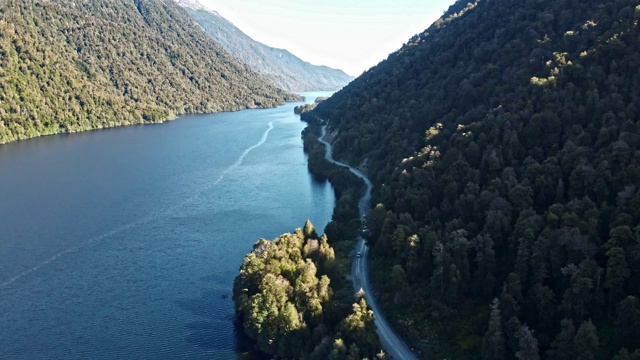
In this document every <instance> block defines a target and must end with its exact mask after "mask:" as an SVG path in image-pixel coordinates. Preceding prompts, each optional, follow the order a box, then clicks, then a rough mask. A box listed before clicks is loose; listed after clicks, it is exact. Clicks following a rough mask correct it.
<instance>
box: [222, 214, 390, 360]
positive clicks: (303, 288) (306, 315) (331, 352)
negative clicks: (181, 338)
mask: <svg viewBox="0 0 640 360" xmlns="http://www.w3.org/2000/svg"><path fill="white" fill-rule="evenodd" d="M334 261H335V253H334V250H333V248H331V246H329V244H328V241H327V238H326V236H323V237H321V238H319V237H318V235H317V234H316V231H315V229H314V227H313V224H311V222H310V221H308V220H307V222H306V223H305V226H304V228H303V229H297V230H296V231H295V232H294V233H293V234H284V235H282V236H280V237H279V238H277V239H275V240H273V241H267V240H264V239H261V240H260V241H258V242H257V243H256V244H255V245H254V247H253V251H252V252H251V253H250V254H248V255H247V256H246V257H245V260H244V263H243V264H242V266H241V267H240V274H239V275H238V276H237V277H236V279H235V282H234V290H233V296H234V300H235V304H236V309H237V311H238V312H239V313H240V315H241V317H242V319H243V327H244V330H245V332H246V333H247V335H249V337H251V338H252V339H254V340H255V341H256V343H257V345H258V346H259V348H260V349H261V350H262V351H264V352H267V353H269V354H272V355H275V356H278V357H282V358H314V359H322V358H326V357H327V356H329V357H330V358H334V359H347V358H349V359H351V358H357V359H361V358H365V357H368V358H373V357H374V356H375V354H376V352H378V351H379V349H380V344H379V341H378V338H377V334H376V329H375V325H374V322H373V312H372V311H371V310H369V309H368V307H367V304H366V302H365V301H364V299H362V300H360V301H359V302H358V303H355V304H353V307H352V310H351V312H349V310H348V309H347V310H346V311H345V310H344V309H345V306H344V304H343V303H342V300H341V299H340V298H338V297H337V296H335V295H334V291H333V289H332V288H331V286H330V284H331V279H330V278H329V276H328V275H327V274H330V273H334V270H335V269H334ZM331 344H333V345H331Z"/></svg>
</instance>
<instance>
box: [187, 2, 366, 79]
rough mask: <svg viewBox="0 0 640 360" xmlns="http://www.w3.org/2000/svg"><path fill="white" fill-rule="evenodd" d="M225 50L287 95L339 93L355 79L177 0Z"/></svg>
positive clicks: (190, 4)
mask: <svg viewBox="0 0 640 360" xmlns="http://www.w3.org/2000/svg"><path fill="white" fill-rule="evenodd" d="M175 1H176V2H177V3H178V5H180V6H183V7H184V8H186V9H187V10H188V11H189V12H190V13H191V15H193V17H194V18H195V19H196V21H197V22H198V23H199V24H200V26H202V28H203V29H204V31H206V32H207V33H208V34H210V35H211V36H212V37H213V38H214V39H215V41H216V42H218V43H219V44H220V45H221V46H222V47H223V48H224V49H225V50H227V51H228V52H229V53H231V54H232V55H233V56H235V57H236V58H238V59H239V60H240V61H242V62H244V63H245V64H247V65H249V67H251V68H252V69H253V70H254V71H256V72H258V73H260V74H262V75H264V76H267V77H268V78H270V79H271V80H273V82H274V83H275V84H276V85H277V86H279V87H281V88H283V89H285V90H288V91H310V90H338V89H340V88H342V87H343V86H345V85H347V84H348V83H349V82H351V80H353V79H354V77H353V76H350V75H348V74H346V73H345V72H343V71H342V70H338V69H332V68H330V67H327V66H317V65H312V64H310V63H308V62H306V61H303V60H301V59H300V58H298V57H296V56H295V55H293V54H291V53H290V52H289V51H287V50H284V49H276V48H272V47H269V46H267V45H265V44H263V43H260V42H258V41H255V40H253V39H252V38H251V37H249V36H248V35H246V34H245V33H244V32H242V30H240V29H238V28H237V27H236V26H235V25H233V24H232V23H231V22H230V21H228V20H227V19H225V18H224V17H222V16H221V15H220V14H219V13H217V12H215V11H212V10H208V9H206V8H205V7H204V6H203V5H202V4H200V3H198V2H197V1H195V0H175Z"/></svg>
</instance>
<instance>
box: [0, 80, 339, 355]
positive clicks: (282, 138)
mask: <svg viewBox="0 0 640 360" xmlns="http://www.w3.org/2000/svg"><path fill="white" fill-rule="evenodd" d="M329 94H330V93H305V94H303V95H305V96H306V97H307V102H312V101H313V100H314V99H315V97H316V96H328V95H329ZM295 105H299V103H298V104H295V103H292V104H287V105H284V106H281V107H278V108H276V109H266V110H244V111H239V112H233V113H219V114H211V115H189V116H183V117H180V118H179V119H177V120H175V121H170V122H166V123H164V124H158V125H144V126H131V127H123V128H116V129H109V130H100V131H92V132H86V133H79V134H71V135H58V136H50V137H43V138H37V139H33V140H28V141H21V142H16V143H10V144H7V145H0V358H3V359H8V358H11V359H36V358H38V359H42V358H52V359H70V358H91V359H115V358H127V359H131V358H138V359H139V358H152V359H158V358H167V359H172V358H189V359H191V358H194V359H197V358H208V359H238V358H250V357H251V356H252V354H251V353H247V352H246V351H247V349H246V348H245V347H246V346H244V345H243V344H242V341H241V340H239V339H241V336H239V334H238V331H239V330H238V329H236V328H234V309H233V300H232V299H231V294H232V284H233V279H234V278H235V276H236V274H237V273H238V269H239V266H240V264H241V263H242V259H243V257H244V255H246V254H247V253H248V252H250V251H251V249H252V245H253V243H255V242H256V241H257V240H258V239H259V238H261V237H262V238H267V239H273V238H275V237H277V236H279V235H280V234H282V233H285V232H291V231H292V230H293V229H294V228H296V227H302V226H303V225H304V221H305V220H306V219H307V218H309V219H311V220H312V222H313V223H314V225H315V226H316V228H318V229H319V231H321V230H322V229H324V227H325V225H326V224H327V222H328V221H329V220H330V218H331V213H332V211H333V207H334V205H335V197H334V193H333V189H332V187H331V185H330V184H329V183H328V182H319V181H317V180H315V179H314V178H313V176H312V175H311V174H310V173H309V172H308V170H307V159H306V155H305V154H304V153H303V150H302V140H301V136H300V132H301V131H302V129H303V128H304V127H305V124H304V123H302V122H301V121H300V119H299V117H298V116H297V115H294V114H293V107H294V106H295Z"/></svg>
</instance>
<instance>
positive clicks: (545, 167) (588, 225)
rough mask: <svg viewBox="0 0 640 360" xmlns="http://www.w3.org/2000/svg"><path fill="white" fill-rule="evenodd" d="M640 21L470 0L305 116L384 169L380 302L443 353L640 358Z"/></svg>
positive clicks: (602, 11) (371, 166) (410, 332)
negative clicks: (320, 122) (325, 125)
mask: <svg viewBox="0 0 640 360" xmlns="http://www.w3.org/2000/svg"><path fill="white" fill-rule="evenodd" d="M639 21H640V5H639V4H638V1H635V0H611V1H603V0H601V1H595V0H587V1H578V0H560V1H540V0H517V1H516V0H490V1H488V0H483V1H476V2H473V3H467V1H466V0H465V1H459V2H457V3H456V4H454V5H453V6H452V7H451V8H450V9H449V11H448V12H447V13H446V14H445V15H444V16H443V18H442V19H440V20H438V21H437V22H436V23H434V24H433V25H432V26H431V27H430V28H429V29H427V30H426V31H425V32H424V33H422V34H419V35H417V36H415V37H413V38H412V39H411V40H410V41H409V42H408V43H407V44H405V45H404V46H403V47H402V48H401V49H400V50H399V51H398V52H396V53H394V54H392V55H391V56H390V57H389V58H388V59H387V60H385V61H383V62H382V63H380V64H379V65H378V66H377V67H375V68H373V69H371V70H370V71H368V72H366V73H365V74H363V75H362V76H361V77H359V78H358V79H356V80H354V81H353V82H352V83H351V84H350V85H349V86H347V87H346V88H344V89H343V90H341V91H340V92H338V93H336V94H335V95H334V96H332V97H331V98H329V99H328V100H326V101H324V102H322V103H321V104H319V105H318V107H317V108H316V109H315V110H314V111H312V112H310V113H307V114H305V115H304V117H305V119H307V120H308V121H310V122H312V123H313V122H318V119H324V120H326V121H328V126H329V130H330V131H331V133H332V139H333V144H334V147H333V150H334V155H335V156H337V157H342V158H343V159H346V160H347V161H350V162H351V163H353V164H360V165H361V166H362V167H363V168H365V169H366V171H367V173H368V174H369V175H370V177H371V178H372V180H374V183H375V185H376V186H375V189H374V202H373V203H374V204H376V203H377V204H378V205H377V206H376V207H375V209H373V210H372V212H371V213H370V215H369V217H368V219H367V221H368V224H367V227H368V229H369V231H370V236H369V239H368V241H369V244H370V246H372V247H373V251H372V253H373V254H374V255H373V256H374V262H375V264H376V265H375V269H374V276H375V277H376V280H377V283H378V288H379V293H380V297H381V299H382V301H383V302H385V303H386V306H387V307H386V311H387V312H388V313H389V314H390V315H391V317H392V318H393V319H395V321H396V324H397V326H398V327H399V328H400V329H401V330H402V331H404V333H405V334H406V335H407V337H409V338H410V339H411V340H412V341H413V343H414V344H415V345H416V346H417V347H419V348H421V349H422V350H423V354H424V353H430V357H429V358H438V357H445V356H446V357H448V358H484V359H514V358H516V357H517V358H519V359H538V358H548V359H571V358H581V359H596V358H597V359H612V358H614V357H615V358H616V359H630V358H633V359H637V358H638V357H639V356H640V330H639V329H640V226H639V225H638V224H639V223H640V185H639V184H640V135H639V134H640V127H639V125H640V124H639V110H640V72H639V71H638V69H640V31H639V29H638V22H639ZM316 151H319V150H317V149H316V150H314V149H312V150H311V152H312V155H313V153H314V152H316ZM310 158H311V159H313V158H314V156H310ZM389 279H392V280H393V281H389ZM616 356H617V357H616Z"/></svg>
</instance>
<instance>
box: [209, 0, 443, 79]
mask: <svg viewBox="0 0 640 360" xmlns="http://www.w3.org/2000/svg"><path fill="white" fill-rule="evenodd" d="M199 1H200V2H201V3H202V4H204V5H205V6H207V7H209V8H210V9H212V10H215V11H217V12H219V13H220V15H222V16H223V17H225V18H226V19H227V20H229V21H231V22H232V23H233V24H234V25H236V26H237V27H239V28H240V29H241V30H242V31H244V32H245V33H246V34H247V35H249V36H251V37H252V38H253V39H254V40H257V41H260V42H262V43H264V44H266V45H269V46H271V47H276V48H284V49H287V50H289V51H290V52H292V53H293V54H294V55H296V56H298V57H300V58H301V59H303V60H305V61H308V62H310V63H312V64H314V65H327V66H330V67H334V68H339V69H342V70H344V71H345V72H347V73H348V74H350V75H356V76H357V75H360V74H361V73H362V72H363V71H365V70H367V69H369V68H370V67H371V66H373V65H376V64H377V63H378V62H380V61H381V60H383V59H385V58H386V57H387V55H389V53H391V52H393V51H395V50H397V49H399V48H400V47H401V46H402V44H404V43H405V42H407V40H409V38H410V37H411V36H413V35H415V34H417V33H419V32H422V31H423V30H424V29H426V28H427V27H429V25H431V23H432V22H434V21H435V20H436V19H438V18H439V17H440V16H442V13H443V12H444V11H445V10H446V9H447V8H448V7H449V5H451V4H453V3H454V2H455V0H322V1H319V0H199Z"/></svg>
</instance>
